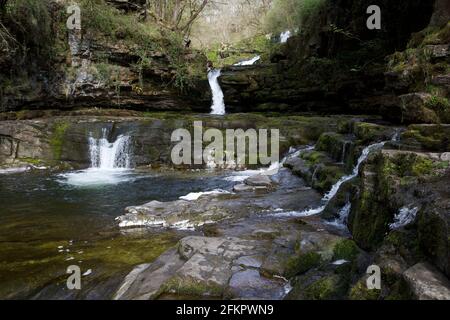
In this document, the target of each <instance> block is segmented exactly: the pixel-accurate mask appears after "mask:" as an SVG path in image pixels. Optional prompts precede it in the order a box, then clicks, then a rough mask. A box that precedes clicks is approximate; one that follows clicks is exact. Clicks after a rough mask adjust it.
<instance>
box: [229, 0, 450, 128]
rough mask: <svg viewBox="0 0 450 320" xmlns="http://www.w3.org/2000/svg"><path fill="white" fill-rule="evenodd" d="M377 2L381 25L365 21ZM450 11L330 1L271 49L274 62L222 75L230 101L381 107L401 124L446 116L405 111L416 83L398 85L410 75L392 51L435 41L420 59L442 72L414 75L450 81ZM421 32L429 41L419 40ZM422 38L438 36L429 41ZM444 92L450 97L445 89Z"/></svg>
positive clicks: (288, 106) (335, 108)
mask: <svg viewBox="0 0 450 320" xmlns="http://www.w3.org/2000/svg"><path fill="white" fill-rule="evenodd" d="M370 4H378V5H379V6H380V8H381V12H382V29H381V30H368V29H367V27H366V19H367V17H368V15H367V14H366V9H367V7H368V6H369V5H370ZM449 16H450V10H449V8H448V4H447V3H446V2H445V1H436V3H435V4H434V3H433V1H429V2H423V1H408V2H407V3H397V2H392V1H390V2H388V1H378V2H376V3H372V2H371V1H359V0H358V1H357V0H353V1H329V2H328V5H327V6H325V7H323V8H322V9H321V10H320V11H319V13H318V14H317V15H316V16H314V17H310V20H309V21H307V22H306V23H305V25H304V26H303V27H302V28H301V31H300V33H299V34H298V35H296V36H293V37H292V38H290V39H289V40H288V42H287V44H286V45H285V46H283V47H282V48H281V49H280V50H279V51H278V52H276V53H275V54H273V55H272V64H269V65H255V66H252V67H245V68H235V67H232V68H226V69H225V70H224V72H223V76H222V78H221V82H222V86H223V88H224V91H225V97H226V104H227V105H228V106H230V108H231V109H233V108H237V109H240V110H241V111H242V110H243V108H245V110H253V111H265V110H273V111H287V110H292V111H313V112H335V113H360V114H361V113H374V114H382V115H384V116H387V118H389V119H390V120H394V121H398V122H406V123H411V122H437V121H444V122H445V121H446V119H442V118H440V115H439V114H438V115H437V116H429V117H427V119H426V121H424V117H416V116H414V115H412V114H411V115H409V116H408V115H407V116H404V115H405V114H406V113H408V112H409V111H408V110H406V112H403V111H402V105H403V103H402V101H403V99H401V98H400V97H399V96H400V95H402V94H405V93H410V92H414V90H415V88H413V87H412V86H411V85H409V84H407V86H406V87H405V86H404V87H403V88H402V89H401V90H398V88H393V86H399V85H400V84H401V82H402V81H403V79H401V77H402V75H401V73H400V74H397V75H394V74H393V73H392V68H393V62H392V56H391V55H392V54H394V53H395V52H403V51H405V52H411V49H412V48H419V49H420V50H422V49H423V48H424V47H426V46H428V45H432V47H427V50H429V51H430V54H424V57H425V59H422V60H421V61H419V60H417V59H416V61H417V63H416V65H419V66H421V67H423V66H428V65H431V66H433V65H434V66H435V65H436V64H439V66H437V68H440V71H439V70H435V71H434V72H432V73H428V74H427V73H426V72H425V73H422V75H417V74H416V75H415V77H413V79H412V80H413V82H415V83H418V82H419V83H421V85H422V87H426V86H427V84H428V82H429V81H431V78H432V77H435V76H439V77H438V78H437V79H435V80H434V82H436V83H437V82H439V83H440V85H441V84H442V86H448V84H445V83H446V78H445V76H444V74H445V73H448V71H447V69H448V62H449V60H448V59H449V56H448V50H447V49H446V48H448V45H449V43H450V40H449V38H448V35H447V34H448V31H447V30H448V25H446V21H449ZM430 21H431V23H430ZM417 32H419V33H417ZM420 34H421V35H422V42H420V41H419V42H417V41H416V42H415V43H414V39H416V38H417V37H418V35H420ZM423 38H428V40H430V39H433V41H432V42H426V41H425V42H423ZM411 39H412V40H411ZM396 55H399V53H396ZM388 62H389V63H388ZM422 69H425V68H422ZM424 74H425V77H424V76H423V75H424ZM442 76H444V78H445V79H444V78H443V77H442ZM403 78H408V77H403ZM408 86H409V87H408ZM439 96H440V97H442V98H443V99H448V96H447V93H446V92H442V93H440V94H439ZM417 109H419V110H420V108H419V107H417V104H415V105H414V107H413V108H409V110H413V111H411V113H413V112H416V110H417ZM402 114H403V116H402Z"/></svg>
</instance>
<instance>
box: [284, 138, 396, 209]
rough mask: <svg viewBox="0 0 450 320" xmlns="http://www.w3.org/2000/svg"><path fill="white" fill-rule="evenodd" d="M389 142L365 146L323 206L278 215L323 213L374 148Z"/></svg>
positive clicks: (332, 188) (323, 202)
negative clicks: (351, 169)
mask: <svg viewBox="0 0 450 320" xmlns="http://www.w3.org/2000/svg"><path fill="white" fill-rule="evenodd" d="M398 139H399V134H398V133H395V135H394V136H393V137H392V139H391V141H398ZM387 142H388V141H383V142H379V143H374V144H371V145H369V146H367V147H365V148H364V150H363V151H362V153H361V155H360V156H359V158H358V162H357V164H356V166H355V167H354V168H353V171H352V173H351V174H349V175H346V176H343V177H342V178H341V179H339V181H338V182H336V183H335V184H334V185H333V186H332V187H331V190H330V191H329V192H328V193H327V194H325V196H324V197H323V198H322V204H323V205H322V206H320V207H317V208H312V209H307V210H304V211H301V212H288V213H281V214H277V215H278V216H290V217H292V216H296V217H307V216H311V215H315V214H319V213H322V211H323V210H325V208H326V206H327V204H328V202H330V201H331V200H332V199H333V198H334V197H335V196H336V194H337V193H338V191H339V189H340V188H341V186H342V184H344V183H345V182H347V181H349V180H352V179H353V178H355V177H356V176H357V175H358V172H359V168H360V166H361V164H362V163H363V162H364V161H366V159H367V157H368V156H369V154H370V153H371V152H372V151H374V150H379V149H381V148H383V147H384V145H385V144H386V143H387Z"/></svg>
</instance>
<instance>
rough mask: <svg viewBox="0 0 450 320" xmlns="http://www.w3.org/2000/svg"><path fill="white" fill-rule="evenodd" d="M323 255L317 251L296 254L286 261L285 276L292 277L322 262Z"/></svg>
mask: <svg viewBox="0 0 450 320" xmlns="http://www.w3.org/2000/svg"><path fill="white" fill-rule="evenodd" d="M321 261H322V257H321V255H320V254H319V253H317V252H307V253H303V254H301V253H300V254H297V253H296V254H295V255H294V256H292V257H290V258H289V259H288V260H287V262H286V267H285V276H286V277H287V278H291V277H293V276H295V275H297V274H302V273H305V272H307V271H308V270H310V269H312V268H314V267H317V266H319V265H320V264H321Z"/></svg>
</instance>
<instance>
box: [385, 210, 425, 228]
mask: <svg viewBox="0 0 450 320" xmlns="http://www.w3.org/2000/svg"><path fill="white" fill-rule="evenodd" d="M417 212H419V208H418V207H414V208H408V207H403V208H401V209H400V210H399V212H398V213H397V214H396V215H395V217H394V222H393V223H391V224H389V229H391V230H395V229H400V228H402V227H404V226H406V225H408V224H410V223H412V222H413V221H414V220H415V219H416V215H417Z"/></svg>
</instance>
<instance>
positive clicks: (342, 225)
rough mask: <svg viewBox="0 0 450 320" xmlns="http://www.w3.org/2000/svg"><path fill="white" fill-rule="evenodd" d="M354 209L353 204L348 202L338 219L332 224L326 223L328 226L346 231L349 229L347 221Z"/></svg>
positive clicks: (340, 211)
mask: <svg viewBox="0 0 450 320" xmlns="http://www.w3.org/2000/svg"><path fill="white" fill-rule="evenodd" d="M351 208H352V204H351V202H350V201H348V202H347V203H346V204H345V206H343V207H342V209H341V210H339V213H338V217H337V218H336V219H335V220H334V221H331V222H326V223H327V224H328V225H331V226H334V227H336V228H338V229H341V230H345V229H347V220H348V216H349V214H350V210H351Z"/></svg>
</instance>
